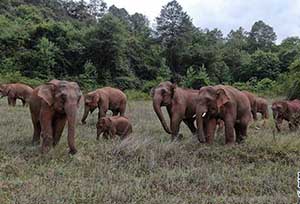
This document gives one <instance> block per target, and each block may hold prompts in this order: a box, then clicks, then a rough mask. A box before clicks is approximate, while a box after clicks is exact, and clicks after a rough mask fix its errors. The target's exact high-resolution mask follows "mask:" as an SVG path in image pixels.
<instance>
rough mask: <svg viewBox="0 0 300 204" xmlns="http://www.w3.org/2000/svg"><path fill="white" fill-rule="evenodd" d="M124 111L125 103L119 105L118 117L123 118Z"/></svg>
mask: <svg viewBox="0 0 300 204" xmlns="http://www.w3.org/2000/svg"><path fill="white" fill-rule="evenodd" d="M125 111H126V103H123V104H121V105H120V108H119V112H120V116H124V115H125Z"/></svg>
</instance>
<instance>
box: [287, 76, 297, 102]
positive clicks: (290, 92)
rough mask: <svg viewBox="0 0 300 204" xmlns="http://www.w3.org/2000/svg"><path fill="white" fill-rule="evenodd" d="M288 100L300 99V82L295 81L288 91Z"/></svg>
mask: <svg viewBox="0 0 300 204" xmlns="http://www.w3.org/2000/svg"><path fill="white" fill-rule="evenodd" d="M287 99H288V100H294V99H300V80H296V81H294V83H293V84H292V86H291V87H290V88H289V89H288V91H287Z"/></svg>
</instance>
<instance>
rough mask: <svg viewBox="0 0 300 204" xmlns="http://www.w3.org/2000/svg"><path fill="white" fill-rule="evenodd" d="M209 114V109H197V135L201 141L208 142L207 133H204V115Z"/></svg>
mask: <svg viewBox="0 0 300 204" xmlns="http://www.w3.org/2000/svg"><path fill="white" fill-rule="evenodd" d="M206 114H207V110H204V109H203V110H200V111H197V116H196V121H197V136H198V140H199V142H201V143H204V142H206V137H205V133H204V127H203V126H204V125H203V123H204V117H205V116H206Z"/></svg>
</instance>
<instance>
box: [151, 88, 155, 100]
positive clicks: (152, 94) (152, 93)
mask: <svg viewBox="0 0 300 204" xmlns="http://www.w3.org/2000/svg"><path fill="white" fill-rule="evenodd" d="M154 93H155V87H153V88H152V89H151V90H150V96H151V98H153V97H154Z"/></svg>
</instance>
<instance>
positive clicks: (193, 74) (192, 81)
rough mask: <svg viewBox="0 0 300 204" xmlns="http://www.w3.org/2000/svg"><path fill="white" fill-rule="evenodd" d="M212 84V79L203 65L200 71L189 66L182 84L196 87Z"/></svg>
mask: <svg viewBox="0 0 300 204" xmlns="http://www.w3.org/2000/svg"><path fill="white" fill-rule="evenodd" d="M210 84H211V81H210V79H209V77H208V75H207V73H206V70H205V68H204V67H201V68H200V70H199V71H198V70H196V69H194V68H193V67H189V68H188V70H187V73H186V76H185V77H184V78H183V82H182V85H183V86H184V87H187V88H194V89H199V88H201V87H202V86H208V85H210Z"/></svg>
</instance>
